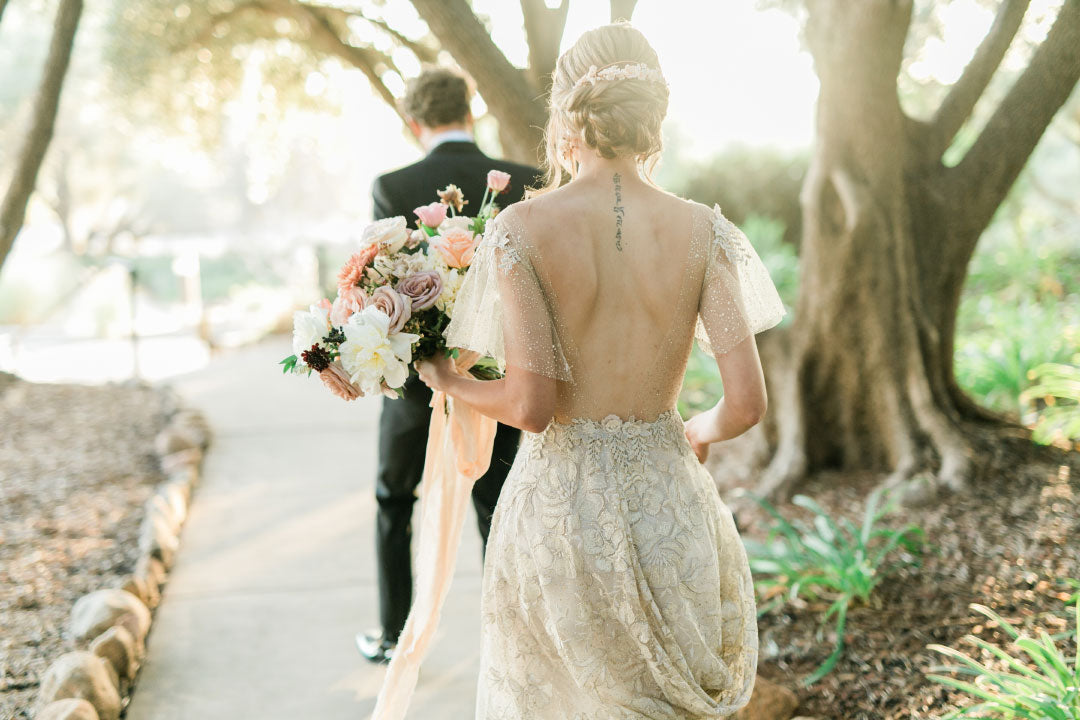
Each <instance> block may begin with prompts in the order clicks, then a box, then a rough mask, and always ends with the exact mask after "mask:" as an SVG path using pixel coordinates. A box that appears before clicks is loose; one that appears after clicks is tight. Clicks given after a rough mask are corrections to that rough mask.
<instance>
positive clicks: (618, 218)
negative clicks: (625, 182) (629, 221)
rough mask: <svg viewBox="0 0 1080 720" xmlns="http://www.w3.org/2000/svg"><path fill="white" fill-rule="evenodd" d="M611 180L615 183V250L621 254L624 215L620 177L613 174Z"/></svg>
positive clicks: (617, 174)
mask: <svg viewBox="0 0 1080 720" xmlns="http://www.w3.org/2000/svg"><path fill="white" fill-rule="evenodd" d="M611 179H612V180H614V181H615V249H616V250H618V251H619V252H622V225H623V216H624V215H625V214H626V208H624V207H623V204H622V175H620V174H619V173H615V175H614V176H613V177H612V178H611Z"/></svg>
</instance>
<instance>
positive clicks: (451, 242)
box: [428, 228, 478, 268]
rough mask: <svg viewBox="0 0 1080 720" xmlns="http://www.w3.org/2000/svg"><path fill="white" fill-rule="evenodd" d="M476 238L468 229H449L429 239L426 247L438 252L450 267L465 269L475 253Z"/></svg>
mask: <svg viewBox="0 0 1080 720" xmlns="http://www.w3.org/2000/svg"><path fill="white" fill-rule="evenodd" d="M477 237H478V236H477V235H476V234H475V233H474V232H473V231H472V230H469V229H468V228H449V229H444V230H443V232H441V233H440V234H438V235H436V236H435V237H433V238H431V240H429V241H428V245H430V246H431V247H433V248H435V249H436V250H438V251H439V254H440V255H442V257H443V260H445V261H446V264H447V265H449V266H450V267H452V268H467V267H469V263H471V262H472V259H473V253H474V252H475V251H476V245H477V243H478V240H477Z"/></svg>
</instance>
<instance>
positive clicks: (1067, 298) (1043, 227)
mask: <svg viewBox="0 0 1080 720" xmlns="http://www.w3.org/2000/svg"><path fill="white" fill-rule="evenodd" d="M1029 205H1030V204H1029V203H1013V204H1009V205H1006V206H1003V208H1002V210H1001V212H1000V213H999V214H998V217H997V219H995V221H994V224H993V225H992V226H991V227H990V229H989V230H988V231H987V233H986V237H984V238H983V239H982V240H981V241H980V243H979V246H978V247H977V249H976V251H975V254H974V255H973V256H972V259H971V264H970V266H969V267H968V275H967V279H966V280H965V284H964V294H963V296H962V299H961V302H960V307H959V311H958V313H957V324H956V353H955V357H954V368H955V371H956V377H957V381H958V382H959V383H960V386H961V387H963V388H964V389H965V390H967V391H968V392H969V393H971V394H972V395H973V396H974V397H975V398H976V399H977V400H978V401H979V402H980V403H982V404H984V405H986V406H988V407H990V408H993V409H995V410H998V411H1002V412H1008V413H1011V414H1013V415H1016V416H1022V415H1024V413H1025V412H1026V411H1027V410H1028V409H1029V405H1028V403H1027V402H1026V401H1025V400H1023V399H1022V398H1021V395H1022V394H1023V393H1024V391H1025V390H1026V389H1027V387H1028V385H1029V384H1030V377H1029V374H1030V372H1031V370H1032V369H1034V368H1035V367H1037V366H1039V365H1043V364H1045V363H1065V362H1067V361H1068V360H1069V358H1070V357H1071V356H1072V355H1074V354H1076V353H1078V352H1080V246H1078V245H1077V244H1076V243H1075V236H1073V235H1072V234H1071V233H1070V232H1068V231H1062V230H1061V229H1060V228H1059V227H1057V225H1055V223H1054V221H1053V219H1052V218H1048V217H1046V216H1045V215H1044V214H1040V213H1038V212H1036V211H1034V210H1031V209H1030V208H1029Z"/></svg>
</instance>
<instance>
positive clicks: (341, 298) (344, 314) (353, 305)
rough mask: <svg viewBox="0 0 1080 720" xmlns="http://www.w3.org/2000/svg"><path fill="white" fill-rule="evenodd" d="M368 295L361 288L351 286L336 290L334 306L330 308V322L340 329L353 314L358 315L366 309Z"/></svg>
mask: <svg viewBox="0 0 1080 720" xmlns="http://www.w3.org/2000/svg"><path fill="white" fill-rule="evenodd" d="M368 302H369V299H368V295H367V293H366V292H364V289H363V288H360V287H357V286H355V285H352V286H350V287H344V288H341V287H339V288H338V296H337V298H335V300H334V304H333V305H331V306H330V322H331V323H332V324H333V325H335V326H337V327H341V326H342V325H344V324H345V323H347V322H348V321H349V318H350V317H352V315H353V313H358V312H360V311H361V310H363V309H364V308H365V307H367V305H368Z"/></svg>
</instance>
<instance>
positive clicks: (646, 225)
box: [502, 172, 711, 422]
mask: <svg viewBox="0 0 1080 720" xmlns="http://www.w3.org/2000/svg"><path fill="white" fill-rule="evenodd" d="M502 222H503V227H505V228H507V232H509V233H510V234H517V235H518V236H519V237H518V238H517V241H518V242H519V243H521V246H523V247H526V248H528V250H527V252H528V254H529V257H530V260H531V263H532V266H533V268H534V269H535V271H536V274H537V275H538V276H539V279H540V283H541V286H542V287H543V289H544V291H545V292H544V295H545V300H546V301H547V302H548V303H549V304H550V312H551V315H552V317H553V319H554V322H555V326H556V331H557V334H558V336H559V337H558V339H559V341H561V344H562V349H563V351H564V353H565V358H566V361H567V364H568V365H569V375H570V377H569V379H568V380H567V381H564V382H560V383H559V388H558V399H557V401H556V411H555V417H556V420H558V421H564V422H565V421H567V420H570V419H573V418H592V419H601V418H604V417H606V416H608V415H617V416H619V417H621V418H624V419H626V418H630V417H635V418H637V419H647V420H651V419H654V418H656V417H657V416H658V415H659V414H660V413H662V412H664V411H666V410H669V409H671V408H672V407H674V405H675V400H676V398H677V396H678V392H679V387H680V384H681V380H682V376H683V372H684V370H685V366H686V361H687V357H688V356H689V353H690V347H691V344H692V341H693V335H694V326H695V321H696V317H697V305H698V298H699V295H700V291H701V287H702V280H703V277H704V270H705V262H704V260H705V254H706V251H707V249H708V240H709V234H710V230H711V223H710V222H709V212H708V210H707V209H705V208H703V207H701V206H697V205H694V204H692V203H689V202H686V201H684V200H681V199H679V198H677V197H674V196H672V195H669V194H667V193H664V192H662V191H660V190H657V189H656V188H654V187H652V186H650V185H647V184H646V183H644V182H642V181H641V180H640V179H639V178H638V177H637V175H636V173H633V174H632V175H630V176H627V175H626V174H624V173H618V172H616V173H612V174H611V175H609V176H606V177H598V178H590V179H588V180H582V181H575V182H574V183H571V184H570V185H568V186H565V187H564V188H561V189H559V190H556V191H554V192H551V193H548V194H546V195H542V196H540V197H538V198H536V199H534V200H531V201H529V202H525V203H522V204H519V205H517V206H514V207H513V208H511V209H510V210H509V211H508V213H507V217H505V218H502ZM695 230H697V232H695ZM509 351H510V350H509V348H508V352H509ZM512 354H513V353H512V352H511V355H512ZM511 362H512V358H511Z"/></svg>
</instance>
